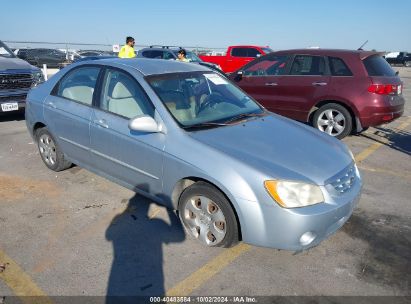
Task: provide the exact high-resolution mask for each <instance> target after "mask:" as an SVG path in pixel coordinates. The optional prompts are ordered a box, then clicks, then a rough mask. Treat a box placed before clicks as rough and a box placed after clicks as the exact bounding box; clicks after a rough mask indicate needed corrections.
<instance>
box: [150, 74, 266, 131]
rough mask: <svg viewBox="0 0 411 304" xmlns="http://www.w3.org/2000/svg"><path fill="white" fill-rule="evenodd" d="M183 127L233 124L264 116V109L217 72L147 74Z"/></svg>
mask: <svg viewBox="0 0 411 304" xmlns="http://www.w3.org/2000/svg"><path fill="white" fill-rule="evenodd" d="M147 80H148V82H149V84H150V85H151V87H152V88H153V90H154V91H155V92H156V94H157V95H158V96H159V97H160V99H161V101H162V102H163V103H164V105H165V106H166V107H167V109H168V110H169V112H170V113H171V114H172V116H173V117H174V119H175V120H176V121H177V122H178V123H179V124H180V125H181V126H182V127H183V128H198V127H211V126H214V127H215V126H221V125H226V124H232V123H234V122H236V121H240V120H241V121H242V120H245V119H247V118H250V117H254V116H260V115H265V111H264V109H263V108H262V107H261V106H260V105H258V104H257V103H256V102H255V101H253V100H252V99H251V98H250V97H248V96H247V95H246V94H244V93H243V92H242V91H241V90H239V89H238V88H237V87H236V86H234V85H232V84H231V83H230V82H228V81H227V80H226V79H225V78H224V77H221V76H220V75H218V74H216V73H203V72H195V73H178V74H166V75H158V76H157V75H156V76H150V77H147Z"/></svg>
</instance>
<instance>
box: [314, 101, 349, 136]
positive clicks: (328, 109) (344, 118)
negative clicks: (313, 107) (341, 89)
mask: <svg viewBox="0 0 411 304" xmlns="http://www.w3.org/2000/svg"><path fill="white" fill-rule="evenodd" d="M313 127H314V128H317V129H318V130H320V131H321V132H324V133H327V134H328V135H331V136H334V137H337V138H338V139H342V138H344V137H345V136H347V135H348V134H350V133H351V130H352V118H351V115H350V113H349V112H348V110H347V109H346V108H344V107H343V106H341V105H339V104H336V103H327V104H325V105H323V106H322V107H320V108H319V109H318V110H317V111H316V112H315V114H314V117H313Z"/></svg>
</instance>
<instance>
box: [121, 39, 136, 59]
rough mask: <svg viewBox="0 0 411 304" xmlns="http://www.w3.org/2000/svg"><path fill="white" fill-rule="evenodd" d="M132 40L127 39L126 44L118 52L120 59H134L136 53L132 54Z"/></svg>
mask: <svg viewBox="0 0 411 304" xmlns="http://www.w3.org/2000/svg"><path fill="white" fill-rule="evenodd" d="M134 43H135V41H134V38H133V37H127V38H126V44H125V45H124V46H123V47H122V48H121V50H120V52H119V53H118V57H120V58H134V57H136V52H134Z"/></svg>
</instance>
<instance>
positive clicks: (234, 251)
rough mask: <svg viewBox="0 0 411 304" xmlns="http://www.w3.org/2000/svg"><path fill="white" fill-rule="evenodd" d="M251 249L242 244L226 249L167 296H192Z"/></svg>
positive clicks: (172, 289) (170, 290)
mask: <svg viewBox="0 0 411 304" xmlns="http://www.w3.org/2000/svg"><path fill="white" fill-rule="evenodd" d="M250 249H251V246H250V245H247V244H244V243H240V244H238V245H236V246H234V247H232V248H230V249H226V250H225V251H223V252H222V253H220V254H219V255H218V256H216V257H215V258H214V259H212V260H211V261H210V262H208V263H207V264H205V265H204V266H202V267H201V268H200V269H198V270H197V271H195V272H194V273H192V274H191V275H189V276H188V277H187V278H185V279H184V280H182V281H181V282H179V283H178V284H177V285H175V286H174V287H173V288H171V289H169V290H168V291H167V293H166V295H167V296H186V295H190V294H191V293H192V292H193V291H194V290H195V289H197V288H198V287H200V286H201V285H203V284H204V283H205V282H206V281H208V280H209V279H210V278H211V277H213V276H214V275H215V274H217V273H219V272H220V271H221V270H223V269H224V268H225V267H226V266H228V265H229V264H230V263H231V262H233V261H234V260H235V259H236V258H238V257H239V256H240V255H242V254H243V253H245V252H247V251H249V250H250Z"/></svg>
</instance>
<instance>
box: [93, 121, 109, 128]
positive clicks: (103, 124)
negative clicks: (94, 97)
mask: <svg viewBox="0 0 411 304" xmlns="http://www.w3.org/2000/svg"><path fill="white" fill-rule="evenodd" d="M94 123H95V124H96V125H99V126H100V127H103V128H106V129H108V124H107V122H106V121H105V120H104V119H97V120H95V121H94Z"/></svg>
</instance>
